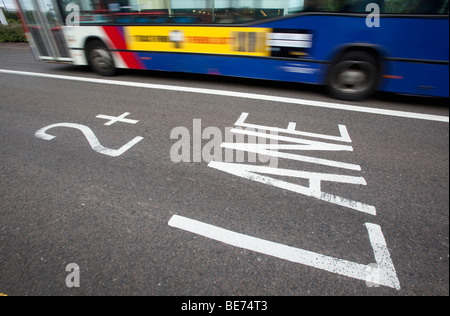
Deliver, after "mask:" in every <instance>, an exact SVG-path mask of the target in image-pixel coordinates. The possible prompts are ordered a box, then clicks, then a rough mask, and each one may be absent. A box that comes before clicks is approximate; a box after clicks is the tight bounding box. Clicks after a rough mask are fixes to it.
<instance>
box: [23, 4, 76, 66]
mask: <svg viewBox="0 0 450 316" xmlns="http://www.w3.org/2000/svg"><path fill="white" fill-rule="evenodd" d="M18 2H19V5H20V8H21V11H22V19H23V20H24V21H23V23H24V24H25V26H26V29H27V32H28V38H29V40H30V46H31V49H32V51H33V53H34V55H35V57H36V58H37V59H39V60H43V61H59V62H71V61H72V59H71V58H70V55H69V52H68V50H67V47H66V44H65V40H64V35H63V33H62V30H61V25H63V24H62V18H61V14H60V12H59V8H58V6H57V5H55V4H54V2H53V1H52V0H18Z"/></svg>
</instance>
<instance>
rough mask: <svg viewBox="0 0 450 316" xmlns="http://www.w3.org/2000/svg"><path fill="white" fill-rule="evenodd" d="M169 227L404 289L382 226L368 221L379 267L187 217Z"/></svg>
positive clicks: (173, 221) (374, 282) (178, 218)
mask: <svg viewBox="0 0 450 316" xmlns="http://www.w3.org/2000/svg"><path fill="white" fill-rule="evenodd" d="M169 226H171V227H174V228H178V229H181V230H185V231H188V232H191V233H193V234H196V235H200V236H203V237H206V238H209V239H213V240H216V241H219V242H222V243H224V244H227V245H231V246H234V247H238V248H242V249H246V250H250V251H255V252H258V253H262V254H265V255H268V256H272V257H276V258H279V259H283V260H288V261H291V262H294V263H299V264H302V265H306V266H310V267H313V268H317V269H321V270H325V271H328V272H331V273H335V274H339V275H343V276H346V277H350V278H354V279H358V280H362V281H366V282H369V281H370V282H371V283H373V284H378V285H383V286H387V287H390V288H394V289H396V290H400V289H401V287H400V281H399V280H398V277H397V273H396V271H395V268H394V265H393V263H392V260H391V256H390V254H389V250H388V249H387V246H386V241H385V239H384V236H383V233H382V232H381V228H380V226H378V225H375V224H370V223H367V224H365V226H366V228H367V231H368V233H369V239H370V244H371V246H372V248H373V252H374V255H375V261H376V269H374V268H373V266H374V265H373V264H371V265H365V264H360V263H356V262H351V261H347V260H342V259H338V258H333V257H330V256H325V255H322V254H319V253H315V252H311V251H307V250H303V249H299V248H294V247H290V246H286V245H283V244H279V243H275V242H271V241H267V240H263V239H259V238H255V237H251V236H248V235H244V234H240V233H236V232H232V231H229V230H226V229H223V228H220V227H216V226H213V225H210V224H206V223H202V222H199V221H196V220H193V219H189V218H186V217H183V216H178V215H174V216H173V217H172V218H171V219H170V221H169Z"/></svg>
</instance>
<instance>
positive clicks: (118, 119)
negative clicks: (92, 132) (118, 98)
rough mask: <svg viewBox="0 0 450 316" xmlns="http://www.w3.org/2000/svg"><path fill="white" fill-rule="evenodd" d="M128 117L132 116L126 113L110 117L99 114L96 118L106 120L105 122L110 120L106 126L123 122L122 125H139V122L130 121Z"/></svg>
mask: <svg viewBox="0 0 450 316" xmlns="http://www.w3.org/2000/svg"><path fill="white" fill-rule="evenodd" d="M128 115H130V113H128V112H125V113H123V114H122V115H120V116H117V117H116V116H109V115H103V114H99V115H97V116H96V118H99V119H105V120H109V122H106V123H105V125H106V126H110V125H113V124H115V123H117V122H122V123H128V124H137V123H139V121H137V120H130V119H126V118H125V117H127V116H128Z"/></svg>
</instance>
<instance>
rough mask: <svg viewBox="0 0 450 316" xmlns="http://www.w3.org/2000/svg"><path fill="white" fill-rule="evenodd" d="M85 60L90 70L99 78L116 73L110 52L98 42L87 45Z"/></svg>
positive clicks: (103, 44)
mask: <svg viewBox="0 0 450 316" xmlns="http://www.w3.org/2000/svg"><path fill="white" fill-rule="evenodd" d="M86 58H87V60H88V63H89V66H90V67H91V69H92V70H93V71H95V72H96V73H98V74H99V75H101V76H105V77H110V76H114V75H115V74H116V72H117V69H116V66H115V65H114V59H113V57H112V54H111V52H110V51H109V49H108V47H107V46H106V45H105V43H103V42H102V41H100V40H95V41H91V42H88V43H87V45H86Z"/></svg>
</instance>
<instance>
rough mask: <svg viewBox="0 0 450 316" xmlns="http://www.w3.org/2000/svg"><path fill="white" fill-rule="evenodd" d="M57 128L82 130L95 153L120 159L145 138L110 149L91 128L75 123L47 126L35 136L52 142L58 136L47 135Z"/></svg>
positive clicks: (137, 138) (138, 138)
mask: <svg viewBox="0 0 450 316" xmlns="http://www.w3.org/2000/svg"><path fill="white" fill-rule="evenodd" d="M56 127H68V128H74V129H78V130H80V131H81V132H83V134H84V136H85V137H86V139H87V140H88V142H89V145H90V146H91V148H92V149H93V150H94V151H96V152H98V153H100V154H102V155H106V156H110V157H119V156H121V155H123V154H124V153H125V152H126V151H128V150H129V149H130V148H131V147H133V146H134V145H136V144H137V143H139V142H140V141H141V140H143V139H144V138H143V137H140V136H139V137H135V138H134V139H133V140H131V141H130V142H128V143H127V144H125V145H124V146H122V147H121V148H119V149H117V150H115V149H110V148H106V147H104V146H102V145H101V144H100V142H99V141H98V138H97V136H95V134H94V132H93V131H92V130H91V129H90V128H89V127H87V126H85V125H80V124H74V123H59V124H53V125H49V126H46V127H44V128H42V129H40V130H38V131H37V132H36V133H35V136H36V137H37V138H40V139H44V140H52V139H54V138H55V137H56V136H53V135H50V134H47V133H46V132H47V131H48V130H49V129H52V128H56Z"/></svg>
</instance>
